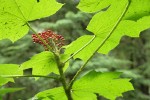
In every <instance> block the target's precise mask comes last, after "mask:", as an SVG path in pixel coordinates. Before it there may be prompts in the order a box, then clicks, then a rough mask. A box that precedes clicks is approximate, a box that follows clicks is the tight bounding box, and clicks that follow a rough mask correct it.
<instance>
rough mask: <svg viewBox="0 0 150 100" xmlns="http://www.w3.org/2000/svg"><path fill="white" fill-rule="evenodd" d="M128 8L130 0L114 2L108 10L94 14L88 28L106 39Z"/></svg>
mask: <svg viewBox="0 0 150 100" xmlns="http://www.w3.org/2000/svg"><path fill="white" fill-rule="evenodd" d="M127 8H128V0H119V1H117V2H114V3H113V5H111V7H110V8H109V9H108V10H107V11H104V12H99V13H97V14H95V15H94V16H93V18H92V19H91V21H90V23H89V25H88V26H87V30H89V31H91V32H93V33H94V34H95V35H96V36H100V37H103V38H104V39H105V38H106V36H108V34H109V33H111V31H112V30H113V29H114V28H115V27H116V25H117V23H118V22H119V21H120V18H121V17H122V16H123V14H124V13H125V11H126V9H127Z"/></svg>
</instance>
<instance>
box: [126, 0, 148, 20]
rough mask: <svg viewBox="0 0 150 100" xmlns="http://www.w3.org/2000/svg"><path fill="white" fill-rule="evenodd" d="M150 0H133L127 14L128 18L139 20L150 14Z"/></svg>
mask: <svg viewBox="0 0 150 100" xmlns="http://www.w3.org/2000/svg"><path fill="white" fill-rule="evenodd" d="M149 5H150V0H131V4H130V7H129V9H128V11H127V13H126V14H125V17H124V19H126V20H134V21H136V20H138V19H140V18H142V17H144V16H150V6H149Z"/></svg>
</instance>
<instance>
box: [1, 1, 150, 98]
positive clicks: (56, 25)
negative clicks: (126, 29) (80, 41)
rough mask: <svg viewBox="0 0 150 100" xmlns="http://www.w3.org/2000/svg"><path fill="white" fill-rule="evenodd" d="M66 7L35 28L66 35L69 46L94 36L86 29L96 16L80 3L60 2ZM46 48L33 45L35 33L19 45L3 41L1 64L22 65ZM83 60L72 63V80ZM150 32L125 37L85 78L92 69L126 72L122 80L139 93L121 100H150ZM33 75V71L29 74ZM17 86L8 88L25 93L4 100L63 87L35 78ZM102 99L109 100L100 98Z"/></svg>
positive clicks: (95, 60) (100, 57) (20, 81)
mask: <svg viewBox="0 0 150 100" xmlns="http://www.w3.org/2000/svg"><path fill="white" fill-rule="evenodd" d="M58 1H60V2H62V3H64V2H66V5H65V6H63V8H62V9H61V10H60V11H58V12H57V13H56V14H55V15H53V16H51V17H48V18H45V19H41V20H38V21H35V22H33V23H32V26H33V28H34V29H35V30H37V31H38V32H41V31H43V30H47V29H51V30H53V31H55V32H57V33H59V34H62V35H63V36H64V37H65V39H66V44H69V43H70V42H72V41H73V40H75V39H77V38H78V37H79V36H81V35H84V34H91V33H90V32H88V31H87V30H86V26H87V24H88V22H89V20H90V18H91V17H92V14H86V13H83V12H80V11H78V9H76V8H75V5H76V4H77V3H78V0H74V1H73V0H58ZM43 50H44V49H43V48H42V47H41V46H40V45H38V44H34V43H33V42H32V38H31V32H29V34H28V35H26V36H25V37H24V38H22V39H20V40H19V41H17V42H15V43H11V42H10V41H9V40H2V41H0V63H1V64H2V63H15V64H21V63H23V62H24V61H26V60H28V59H29V58H31V57H32V56H33V55H34V54H37V53H39V52H41V51H43ZM82 63H83V62H82V61H81V60H79V59H77V60H76V61H74V62H73V61H71V64H70V67H69V68H68V70H67V71H66V76H67V78H68V80H70V79H71V78H72V77H73V75H74V74H75V72H76V71H77V70H78V69H79V67H80V66H81V65H82ZM149 66H150V30H146V31H144V32H142V33H141V35H140V38H130V37H127V36H124V37H123V38H122V40H121V41H120V44H119V45H118V46H117V47H116V48H115V49H113V50H112V51H111V52H110V53H109V54H108V55H101V54H96V55H95V56H94V58H93V59H92V60H91V61H90V62H89V63H88V65H87V67H86V68H85V69H84V71H83V73H82V74H81V75H80V76H82V75H84V74H86V73H87V72H89V71H90V70H93V69H95V70H96V71H101V72H107V71H119V72H123V75H122V77H129V78H132V80H131V82H132V83H133V86H134V88H135V91H130V92H128V93H126V94H124V98H121V97H120V98H118V100H150V67H149ZM26 72H27V73H30V72H31V69H29V70H27V71H26ZM15 82H16V83H15V84H13V83H8V84H7V85H6V86H5V87H26V88H25V89H24V90H22V91H19V92H16V93H11V94H7V95H6V96H5V97H4V100H27V99H29V98H32V96H33V95H35V94H36V93H38V92H39V91H42V90H45V89H49V88H53V87H56V86H60V85H61V84H60V83H59V82H58V81H57V80H53V79H52V80H47V79H45V78H40V79H39V80H37V81H35V80H34V79H33V78H18V79H15ZM98 98H99V100H105V99H103V97H98Z"/></svg>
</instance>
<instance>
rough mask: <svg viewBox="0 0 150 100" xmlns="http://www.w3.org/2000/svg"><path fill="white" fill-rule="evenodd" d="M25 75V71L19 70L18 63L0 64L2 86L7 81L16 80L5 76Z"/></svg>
mask: <svg viewBox="0 0 150 100" xmlns="http://www.w3.org/2000/svg"><path fill="white" fill-rule="evenodd" d="M11 75H12V76H13V75H23V71H21V70H19V65H16V64H0V86H1V85H4V84H6V83H7V82H9V81H10V82H14V80H13V78H4V77H5V76H11Z"/></svg>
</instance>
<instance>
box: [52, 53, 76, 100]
mask: <svg viewBox="0 0 150 100" xmlns="http://www.w3.org/2000/svg"><path fill="white" fill-rule="evenodd" d="M55 59H56V61H57V66H58V70H59V74H60V81H61V83H62V85H63V88H64V91H65V94H66V96H67V98H68V100H73V98H72V96H71V89H68V85H67V83H66V78H65V74H64V72H63V67H64V65H65V64H64V63H62V62H60V57H59V54H58V55H57V54H55Z"/></svg>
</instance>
